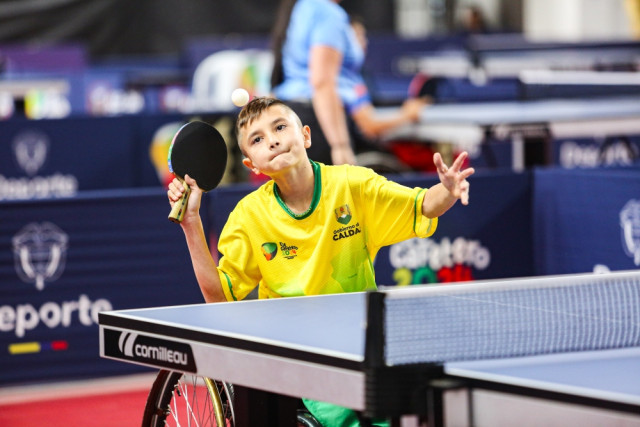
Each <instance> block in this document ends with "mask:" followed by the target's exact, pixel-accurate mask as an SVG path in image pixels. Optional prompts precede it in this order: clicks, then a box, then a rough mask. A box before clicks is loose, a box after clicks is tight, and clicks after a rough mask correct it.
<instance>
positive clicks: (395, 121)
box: [351, 98, 428, 139]
mask: <svg viewBox="0 0 640 427" xmlns="http://www.w3.org/2000/svg"><path fill="white" fill-rule="evenodd" d="M427 104H428V102H427V100H426V99H425V98H411V99H407V100H406V101H405V102H404V103H403V104H402V108H400V110H399V111H398V113H397V114H395V115H393V116H391V117H384V118H380V117H377V116H376V109H375V107H374V106H373V105H372V104H366V105H363V106H361V107H360V108H358V109H356V110H355V111H354V112H353V113H352V114H351V117H352V118H353V120H354V122H355V123H356V126H358V129H360V131H361V132H362V134H363V135H364V136H366V137H367V138H371V139H375V138H378V137H380V136H381V135H383V134H384V133H385V132H388V131H389V130H391V129H393V128H395V127H397V126H401V125H404V124H409V123H414V122H417V121H418V120H419V119H420V112H421V111H422V109H423V108H424V107H425V106H426V105H427Z"/></svg>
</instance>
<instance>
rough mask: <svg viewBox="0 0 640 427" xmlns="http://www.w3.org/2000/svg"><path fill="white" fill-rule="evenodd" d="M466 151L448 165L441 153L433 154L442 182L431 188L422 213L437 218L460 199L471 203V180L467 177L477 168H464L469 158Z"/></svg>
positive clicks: (466, 203) (465, 202) (425, 197)
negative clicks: (463, 165)
mask: <svg viewBox="0 0 640 427" xmlns="http://www.w3.org/2000/svg"><path fill="white" fill-rule="evenodd" d="M467 156H468V154H467V153H466V152H462V153H460V155H459V156H458V157H457V158H456V160H455V161H454V162H453V164H452V165H451V167H448V166H447V165H446V164H445V163H444V161H443V160H442V156H441V155H440V153H435V154H434V155H433V162H434V164H435V166H436V170H437V171H438V177H439V178H440V183H438V184H436V185H434V186H433V187H431V188H429V191H427V192H426V194H425V196H424V201H423V202H422V214H423V215H424V216H426V217H427V218H437V217H439V216H441V215H442V214H444V213H445V212H446V211H448V210H449V209H450V208H451V207H452V206H453V205H454V204H455V203H456V201H457V200H458V199H460V201H461V202H462V204H463V205H468V204H469V182H468V181H467V178H468V177H469V176H471V175H472V174H473V173H474V172H475V170H474V169H473V168H467V169H464V170H463V169H462V163H463V162H464V160H465V159H466V158H467Z"/></svg>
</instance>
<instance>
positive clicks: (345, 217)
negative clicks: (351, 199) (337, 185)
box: [335, 205, 351, 225]
mask: <svg viewBox="0 0 640 427" xmlns="http://www.w3.org/2000/svg"><path fill="white" fill-rule="evenodd" d="M335 213H336V220H337V221H338V222H339V223H340V224H342V225H347V224H349V222H350V221H351V210H350V209H349V205H342V206H340V207H339V208H337V209H336V210H335Z"/></svg>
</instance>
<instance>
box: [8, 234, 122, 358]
mask: <svg viewBox="0 0 640 427" xmlns="http://www.w3.org/2000/svg"><path fill="white" fill-rule="evenodd" d="M12 243H13V253H14V266H15V270H16V273H17V275H18V277H19V278H20V279H21V280H22V281H23V282H25V283H29V284H35V288H36V289H37V290H38V291H43V290H44V288H45V284H47V283H50V282H53V281H55V280H57V279H58V278H60V276H61V275H62V274H63V272H64V267H65V261H66V257H67V247H68V244H69V236H68V235H67V234H66V233H65V232H64V231H62V230H61V229H60V228H59V227H57V226H56V225H55V224H52V223H50V222H43V223H30V224H28V225H27V226H25V227H24V228H22V230H20V231H19V232H18V233H17V234H16V235H15V236H14V237H13V239H12ZM112 309H113V307H112V304H111V302H110V301H109V300H107V299H104V298H98V299H96V300H92V299H91V298H89V296H87V295H85V294H82V295H79V296H78V298H77V299H75V300H74V299H71V300H65V301H61V302H57V301H47V302H44V303H42V304H41V305H39V306H34V305H33V304H32V303H23V304H17V305H16V306H10V305H0V332H11V331H13V332H14V333H15V335H16V336H17V337H19V338H23V337H25V336H26V335H27V333H28V332H29V331H32V330H34V329H36V328H38V327H41V326H46V327H47V328H49V329H56V328H69V327H71V326H72V325H73V324H74V323H76V322H79V323H80V325H81V326H86V327H91V326H93V325H94V324H96V323H98V313H99V312H101V311H108V310H112ZM28 344H30V345H29V346H21V345H22V344H16V345H15V346H14V347H13V348H14V352H13V353H12V354H18V353H32V352H39V351H40V350H41V349H42V348H44V347H43V346H42V344H43V343H42V342H40V343H38V342H36V343H28ZM31 344H33V345H31ZM46 344H47V345H49V344H51V345H52V346H53V347H55V348H53V349H61V345H60V344H64V345H63V346H64V347H65V348H64V349H66V345H67V344H66V341H59V342H58V341H56V342H53V343H46Z"/></svg>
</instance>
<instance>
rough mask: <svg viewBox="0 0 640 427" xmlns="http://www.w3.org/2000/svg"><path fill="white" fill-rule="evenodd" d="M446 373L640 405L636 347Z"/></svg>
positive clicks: (460, 365) (464, 366) (449, 367)
mask: <svg viewBox="0 0 640 427" xmlns="http://www.w3.org/2000/svg"><path fill="white" fill-rule="evenodd" d="M445 371H446V372H447V373H448V374H451V375H456V376H462V377H467V378H477V379H481V380H487V381H495V382H500V383H506V384H511V385H519V386H524V387H533V388H539V389H543V390H549V391H558V392H567V393H570V394H579V395H584V396H588V397H593V398H600V399H606V400H614V401H620V402H625V403H632V404H640V347H630V348H622V349H612V350H601V351H588V352H578V353H561V354H550V355H541V356H531V357H521V358H510V359H494V360H482V361H468V362H452V363H447V364H446V366H445Z"/></svg>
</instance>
